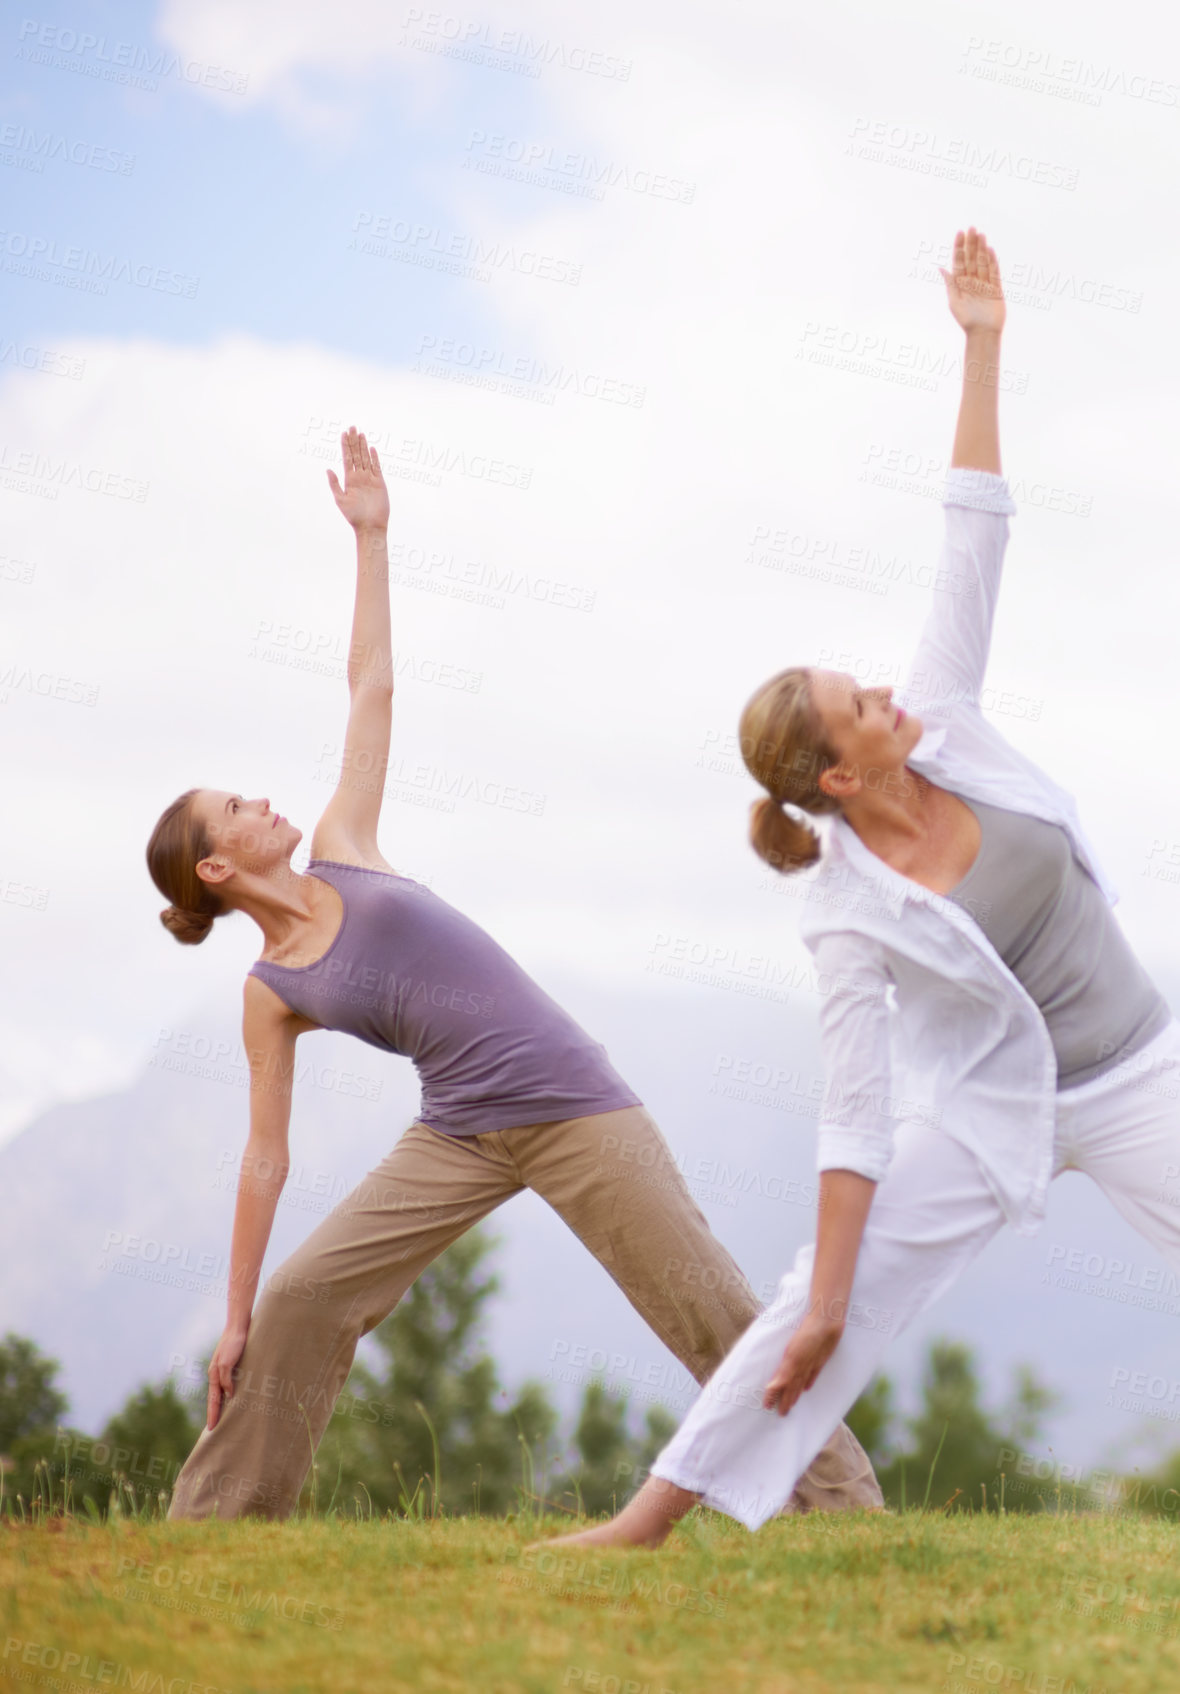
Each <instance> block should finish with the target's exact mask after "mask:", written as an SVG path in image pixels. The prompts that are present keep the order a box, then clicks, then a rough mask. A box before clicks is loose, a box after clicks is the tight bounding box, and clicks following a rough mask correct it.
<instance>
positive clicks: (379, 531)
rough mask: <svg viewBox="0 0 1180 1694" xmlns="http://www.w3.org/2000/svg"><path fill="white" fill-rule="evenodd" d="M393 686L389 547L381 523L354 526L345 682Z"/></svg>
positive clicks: (361, 685)
mask: <svg viewBox="0 0 1180 1694" xmlns="http://www.w3.org/2000/svg"><path fill="white" fill-rule="evenodd" d="M366 683H371V684H375V685H376V686H377V687H378V688H392V687H393V652H392V646H391V637H390V630H389V547H388V542H387V539H386V531H385V526H384V524H380V525H374V526H361V525H358V526H357V527H356V609H355V611H354V612H353V618H352V644H351V646H350V647H349V651H348V686H349V688H350V689H356V688H360V687H363V686H364V685H365V684H366Z"/></svg>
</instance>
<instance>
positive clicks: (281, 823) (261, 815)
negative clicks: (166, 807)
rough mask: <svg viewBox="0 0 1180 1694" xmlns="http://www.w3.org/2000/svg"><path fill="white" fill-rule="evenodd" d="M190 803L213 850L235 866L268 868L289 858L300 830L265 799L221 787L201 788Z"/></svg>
mask: <svg viewBox="0 0 1180 1694" xmlns="http://www.w3.org/2000/svg"><path fill="white" fill-rule="evenodd" d="M192 806H193V808H194V810H195V811H196V813H197V816H198V817H199V818H200V819H201V821H202V822H203V823H204V825H205V829H206V832H207V834H208V836H209V839H210V841H211V842H212V843H213V851H214V853H216V854H217V856H218V857H219V858H224V859H228V860H229V862H230V863H231V864H232V865H233V866H234V867H235V869H238V870H249V871H262V872H265V871H267V870H269V869H270V868H271V867H272V866H273V865H275V864H278V863H279V862H280V861H281V860H283V859H289V858H290V857H291V854H292V853H293V852H294V850H295V848H296V847H297V846H298V844H299V842H300V841H302V839H303V831H302V830H300V829H296V827H295V825H294V824H293V823H289V822H288V821H287V819H286V818H285V817H283V816H282V815H281V814H280V813H278V812H272V811H271V809H270V801H269V800H267V799H261V800H247V799H245V798H244V797H243V796H242V795H241V794H233V793H230V792H228V791H227V790H225V789H220V788H202V789H200V790H199V791H198V793H197V794H195V795H194V796H193V799H192Z"/></svg>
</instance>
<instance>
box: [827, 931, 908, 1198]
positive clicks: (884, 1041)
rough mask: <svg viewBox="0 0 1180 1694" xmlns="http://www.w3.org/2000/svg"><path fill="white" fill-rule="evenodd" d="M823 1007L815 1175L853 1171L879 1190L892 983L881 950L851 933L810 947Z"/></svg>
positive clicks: (888, 1132) (887, 1150) (886, 1158)
mask: <svg viewBox="0 0 1180 1694" xmlns="http://www.w3.org/2000/svg"><path fill="white" fill-rule="evenodd" d="M815 957H816V963H817V964H818V966H819V970H820V978H819V981H820V988H821V993H822V995H823V1000H822V1004H821V1008H820V1017H819V1025H820V1050H821V1054H822V1057H823V1063H824V1071H825V1075H826V1079H827V1080H826V1086H825V1091H824V1097H823V1102H822V1105H821V1108H820V1121H819V1135H818V1145H817V1168H818V1169H819V1170H820V1171H825V1170H852V1171H856V1172H858V1173H859V1174H860V1175H861V1176H866V1177H869V1178H870V1179H871V1180H872V1181H873V1182H880V1180H881V1178H882V1177H883V1176H884V1175H885V1172H886V1171H887V1169H888V1168H889V1162H890V1160H891V1158H892V1157H893V1123H894V1119H893V1116H892V1114H891V1110H890V1107H891V1105H892V1080H893V1065H892V1059H891V1056H890V1009H889V1003H888V999H887V991H888V988H889V984H890V983H891V982H892V980H893V978H892V976H891V974H890V971H889V967H888V964H887V962H886V959H885V952H884V948H883V947H882V946H881V944H880V943H879V942H876V941H873V940H871V939H870V938H869V937H867V936H863V935H858V934H855V933H853V932H851V931H841V932H839V933H836V934H830V935H824V936H821V937H820V938H819V940H818V942H817V943H816V946H815Z"/></svg>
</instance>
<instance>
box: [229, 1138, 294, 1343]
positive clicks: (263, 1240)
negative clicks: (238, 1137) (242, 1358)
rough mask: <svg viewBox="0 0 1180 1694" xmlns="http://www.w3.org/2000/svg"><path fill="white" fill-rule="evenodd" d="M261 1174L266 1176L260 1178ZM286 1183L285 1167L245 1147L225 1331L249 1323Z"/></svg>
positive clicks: (230, 1269) (232, 1248) (232, 1251)
mask: <svg viewBox="0 0 1180 1694" xmlns="http://www.w3.org/2000/svg"><path fill="white" fill-rule="evenodd" d="M262 1171H265V1175H263V1174H261V1172H262ZM286 1180H287V1166H286V1164H279V1165H276V1163H275V1161H274V1160H273V1159H270V1158H265V1157H264V1158H262V1159H259V1158H257V1157H255V1155H254V1154H252V1153H251V1150H250V1148H249V1147H247V1149H246V1154H245V1156H244V1157H243V1159H242V1171H241V1175H240V1176H239V1178H238V1197H237V1204H236V1206H235V1208H234V1228H233V1239H232V1241H231V1244H230V1250H229V1292H228V1310H227V1315H226V1327H227V1328H228V1329H233V1328H241V1329H245V1328H246V1327H247V1325H248V1324H249V1322H250V1313H251V1312H252V1311H253V1310H254V1296H255V1294H256V1293H257V1292H258V1278H259V1275H260V1274H261V1271H262V1261H263V1259H264V1258H265V1257H266V1246H267V1242H268V1241H269V1240H270V1232H271V1227H272V1225H273V1224H274V1217H275V1208H276V1207H277V1206H278V1203H279V1195H280V1194H281V1193H282V1192H283V1184H284V1183H285V1182H286Z"/></svg>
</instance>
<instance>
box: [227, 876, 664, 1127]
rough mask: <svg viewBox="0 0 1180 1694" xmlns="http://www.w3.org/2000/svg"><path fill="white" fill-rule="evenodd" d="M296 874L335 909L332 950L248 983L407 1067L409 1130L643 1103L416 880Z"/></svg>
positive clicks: (499, 1123)
mask: <svg viewBox="0 0 1180 1694" xmlns="http://www.w3.org/2000/svg"><path fill="white" fill-rule="evenodd" d="M307 868H308V872H309V874H310V875H311V876H318V877H319V878H320V880H321V881H322V882H330V883H331V884H332V886H333V888H335V890H336V891H337V893H338V894H339V895H340V899H341V902H342V903H343V906H344V916H343V917H342V919H341V922H340V928H339V929H338V930H337V932H336V935H335V937H334V938H333V941H332V944H331V946H330V947H329V948H328V950H327V952H326V953H324V954H322V955H321V956H320V958H318V959H316V960H314V961H313V962H312V963H311V964H310V965H301V966H290V965H276V964H271V963H270V962H269V961H268V960H265V959H256V960H255V962H254V964H253V965H251V967H250V972H249V974H250V975H251V976H257V977H261V979H262V981H263V982H265V983H266V984H267V985H268V986H269V987H271V988H273V989H274V991H275V993H276V994H277V995H278V996H279V997H280V999H282V1000H285V1001H286V1003H287V1005H288V1006H290V1007H291V1008H292V1010H293V1011H296V1012H299V1013H301V1014H302V1015H303V1016H304V1017H305V1018H310V1019H311V1021H312V1022H313V1023H316V1024H319V1026H320V1027H321V1028H322V1029H342V1030H346V1031H347V1032H348V1034H350V1035H356V1036H359V1037H360V1039H361V1040H362V1041H367V1042H369V1044H370V1045H371V1046H373V1047H384V1048H385V1049H386V1051H387V1052H390V1053H402V1054H404V1055H405V1056H406V1057H408V1058H410V1059H412V1060H413V1061H414V1064H415V1066H416V1067H417V1070H418V1074H419V1076H420V1077H421V1079H422V1107H421V1110H420V1112H419V1114H418V1116H419V1118H420V1120H421V1122H423V1123H426V1124H429V1125H430V1126H431V1127H432V1128H433V1129H439V1130H442V1131H444V1132H445V1133H446V1134H449V1135H481V1134H482V1133H483V1132H484V1131H485V1130H494V1129H511V1128H513V1127H515V1126H516V1125H518V1124H533V1123H547V1122H549V1121H550V1120H551V1119H562V1118H580V1117H589V1116H591V1115H592V1114H594V1113H596V1112H611V1111H615V1110H616V1109H617V1108H618V1107H620V1106H638V1105H640V1104H641V1103H642V1102H641V1101H640V1099H639V1096H638V1094H636V1093H634V1092H633V1091H632V1090H631V1089H630V1088H628V1086H627V1084H626V1083H625V1082H624V1081H623V1079H622V1077H621V1076H619V1074H618V1072H617V1071H615V1070H614V1069H613V1067H612V1065H611V1063H610V1060H609V1059H608V1058H607V1055H606V1048H605V1047H603V1046H602V1045H601V1044H600V1043H599V1042H597V1041H592V1040H591V1038H590V1037H589V1036H588V1035H587V1034H586V1032H585V1030H584V1029H582V1028H581V1026H580V1025H579V1024H577V1023H575V1022H574V1020H573V1018H571V1017H570V1015H569V1013H568V1012H564V1011H563V1010H562V1009H561V1007H560V1006H559V1005H557V1003H556V1002H555V1001H554V1000H551V999H550V998H549V996H548V994H546V993H545V992H544V990H543V989H542V988H539V987H538V985H537V984H536V983H535V982H534V981H533V979H532V977H531V976H528V975H527V974H526V972H525V971H523V970H522V969H521V967H520V966H519V965H518V964H517V963H516V961H515V960H514V959H513V958H511V957H510V956H509V954H508V953H506V952H505V951H504V949H503V947H501V946H500V945H499V943H498V942H496V941H493V940H492V938H491V936H490V935H489V934H488V933H487V931H486V930H483V929H481V928H480V927H479V925H478V924H476V923H472V921H471V919H470V918H466V917H464V916H463V914H462V912H459V911H456V909H455V908H454V906H449V905H448V904H447V902H446V901H445V900H440V899H439V897H438V895H437V894H434V893H433V892H432V891H431V890H430V889H429V888H427V887H426V886H425V885H424V884H423V883H420V882H415V881H414V879H413V878H412V877H408V876H398V875H397V874H396V873H395V872H393V871H377V870H367V869H366V868H365V867H364V866H363V865H344V864H339V863H337V861H336V860H335V859H312V860H310V861H309V863H308V867H307Z"/></svg>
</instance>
